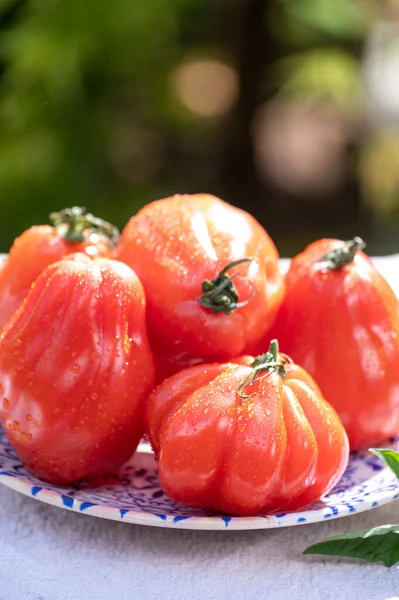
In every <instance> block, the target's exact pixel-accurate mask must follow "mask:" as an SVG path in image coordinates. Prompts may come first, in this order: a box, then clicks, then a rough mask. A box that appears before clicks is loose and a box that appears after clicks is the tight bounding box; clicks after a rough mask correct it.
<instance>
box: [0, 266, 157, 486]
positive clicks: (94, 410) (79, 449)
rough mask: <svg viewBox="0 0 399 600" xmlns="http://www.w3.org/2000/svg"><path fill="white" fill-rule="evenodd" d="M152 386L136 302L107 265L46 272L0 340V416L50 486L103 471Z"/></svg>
mask: <svg viewBox="0 0 399 600" xmlns="http://www.w3.org/2000/svg"><path fill="white" fill-rule="evenodd" d="M153 383H154V367H153V361H152V356H151V353H150V349H149V345H148V340H147V334H146V328H145V296H144V292H143V288H142V286H141V284H140V282H139V280H138V278H137V276H136V275H135V273H134V272H133V271H132V270H131V269H130V268H129V267H128V266H127V265H125V264H122V263H120V262H118V261H115V260H112V259H96V260H94V261H92V260H91V259H90V258H88V257H87V256H85V255H79V254H77V255H72V256H71V259H69V258H66V259H63V260H61V261H59V262H57V263H54V264H52V265H50V266H49V267H47V269H46V270H45V271H44V272H43V273H42V274H41V275H40V276H39V278H38V279H37V281H36V282H35V284H34V285H33V286H32V289H31V291H30V292H29V294H28V296H27V298H26V299H25V301H24V302H23V304H22V305H21V307H20V308H19V309H18V310H17V312H16V313H15V314H14V316H13V317H12V319H11V320H10V321H9V323H8V324H7V326H6V327H5V329H4V331H3V333H2V336H1V338H0V392H1V394H0V418H1V422H2V425H3V428H4V431H5V433H6V435H7V437H8V439H9V441H10V443H11V445H12V446H13V448H14V450H15V451H16V453H17V455H18V456H19V458H20V459H21V461H22V462H23V464H24V465H25V467H26V468H27V469H28V470H29V471H30V472H32V473H33V474H34V475H36V476H37V477H40V478H42V479H44V480H46V481H50V482H52V483H57V484H65V483H71V482H73V481H77V480H80V479H85V478H90V477H93V476H99V475H103V474H107V473H110V472H112V471H113V470H114V469H116V468H118V467H119V466H120V465H121V464H123V463H124V462H125V461H126V460H127V459H128V458H129V457H130V456H131V455H132V453H133V452H134V450H135V448H136V446H137V444H138V442H139V440H140V437H141V435H142V433H143V412H144V402H145V399H146V397H147V396H148V394H149V393H150V391H151V389H152V387H153Z"/></svg>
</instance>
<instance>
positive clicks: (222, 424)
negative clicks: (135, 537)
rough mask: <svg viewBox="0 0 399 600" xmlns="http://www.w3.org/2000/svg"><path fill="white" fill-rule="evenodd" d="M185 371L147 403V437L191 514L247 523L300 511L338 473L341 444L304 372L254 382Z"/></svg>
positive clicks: (203, 369)
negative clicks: (209, 512) (211, 513)
mask: <svg viewBox="0 0 399 600" xmlns="http://www.w3.org/2000/svg"><path fill="white" fill-rule="evenodd" d="M241 362H242V363H243V364H237V363H224V364H209V365H201V366H194V367H189V368H187V369H185V370H183V371H181V372H179V373H177V374H176V375H174V376H172V377H171V378H169V379H167V380H165V381H164V382H163V383H162V384H161V385H160V386H158V387H157V388H156V390H155V391H154V392H153V393H152V395H151V396H150V398H149V400H148V402H147V405H146V431H147V434H148V436H149V439H150V441H151V443H152V446H153V448H154V451H155V454H156V456H157V459H158V471H159V478H160V482H161V485H162V487H163V489H164V491H165V492H166V493H167V494H168V495H169V496H170V497H171V498H173V499H174V500H175V501H177V502H180V503H181V504H185V505H188V506H193V507H201V508H206V509H213V510H217V511H222V512H225V513H228V514H234V515H242V516H250V515H257V514H265V513H269V512H273V511H278V510H295V509H299V508H303V507H304V506H306V505H308V504H310V503H311V502H312V501H314V500H317V499H319V498H320V497H321V496H322V495H323V494H325V493H327V492H328V490H330V489H331V488H332V487H333V486H334V485H335V484H336V483H337V482H338V480H339V479H340V477H341V476H342V474H343V472H344V470H345V468H346V465H347V462H348V456H349V445H348V440H347V436H346V433H345V430H344V428H343V427H342V424H341V422H340V420H339V418H338V416H337V414H336V412H335V411H334V409H333V408H332V407H331V406H330V405H329V404H328V403H327V402H326V401H325V400H324V399H323V397H322V395H321V392H320V390H319V388H318V387H317V385H316V384H315V382H314V381H313V379H312V378H311V377H310V375H308V374H307V373H306V372H305V371H304V370H303V369H302V368H300V367H298V366H296V365H294V364H287V365H286V366H285V375H286V376H285V378H284V379H283V378H282V377H281V375H280V374H278V373H276V372H271V373H269V374H267V375H266V376H265V374H263V376H262V375H261V374H260V375H259V376H258V377H256V378H255V380H254V382H253V383H250V384H249V385H247V386H245V387H244V388H242V387H241V390H242V391H243V392H244V394H241V395H240V393H238V391H237V390H240V386H242V383H243V381H245V380H246V379H248V378H251V374H252V373H253V369H252V368H251V367H250V366H248V365H249V364H252V363H253V358H251V357H247V358H246V359H245V360H242V361H241Z"/></svg>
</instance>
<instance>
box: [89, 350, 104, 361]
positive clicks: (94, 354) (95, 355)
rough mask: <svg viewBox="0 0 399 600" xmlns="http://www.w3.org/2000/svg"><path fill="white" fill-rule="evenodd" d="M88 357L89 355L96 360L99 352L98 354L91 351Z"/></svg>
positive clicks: (99, 356)
mask: <svg viewBox="0 0 399 600" xmlns="http://www.w3.org/2000/svg"><path fill="white" fill-rule="evenodd" d="M90 357H91V358H92V359H93V360H98V359H99V358H101V354H100V353H99V352H92V353H91V354H90Z"/></svg>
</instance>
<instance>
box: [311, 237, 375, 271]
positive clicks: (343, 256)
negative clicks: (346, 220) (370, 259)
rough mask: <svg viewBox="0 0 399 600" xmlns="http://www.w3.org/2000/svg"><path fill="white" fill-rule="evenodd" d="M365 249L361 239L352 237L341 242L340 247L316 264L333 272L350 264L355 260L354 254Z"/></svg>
mask: <svg viewBox="0 0 399 600" xmlns="http://www.w3.org/2000/svg"><path fill="white" fill-rule="evenodd" d="M365 247H366V244H365V242H364V241H363V240H362V238H360V237H354V238H353V240H348V241H347V242H343V244H342V246H340V247H339V248H336V249H335V250H331V252H328V253H327V254H325V255H324V256H322V258H320V260H319V261H318V262H319V263H321V264H322V265H323V266H325V267H326V268H327V269H328V270H329V271H335V270H337V269H341V268H342V267H344V266H345V265H348V264H349V263H351V262H352V261H353V259H354V258H355V254H356V252H357V251H358V250H364V248H365Z"/></svg>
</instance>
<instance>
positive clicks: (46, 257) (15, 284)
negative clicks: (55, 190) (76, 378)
mask: <svg viewBox="0 0 399 600" xmlns="http://www.w3.org/2000/svg"><path fill="white" fill-rule="evenodd" d="M74 210H75V214H71V211H74ZM68 211H69V212H68ZM79 211H80V212H79ZM82 211H84V209H81V208H78V207H75V208H74V209H66V211H61V213H54V215H53V216H54V220H55V221H56V218H57V216H58V215H61V216H60V217H59V221H56V222H57V223H58V225H57V226H52V225H34V226H33V227H30V228H29V229H27V230H26V231H24V232H23V233H22V234H21V235H20V236H19V237H18V238H17V239H16V240H15V242H14V244H13V246H12V247H11V249H10V254H9V256H8V257H7V259H6V260H5V261H4V262H3V264H2V265H1V267H0V330H1V329H2V328H3V327H4V325H5V324H6V323H7V321H8V319H9V318H10V317H11V316H12V315H13V313H14V312H15V311H16V309H17V308H18V307H19V306H20V304H21V303H22V301H23V299H24V298H25V297H26V295H27V293H28V292H29V289H30V286H31V285H32V283H33V282H34V281H35V280H36V279H37V277H38V276H39V275H40V273H41V272H42V271H43V270H44V269H45V268H46V267H47V266H48V265H50V264H52V263H54V262H56V261H58V260H60V259H62V258H63V257H64V256H66V255H68V254H70V253H71V252H85V253H86V254H87V255H88V256H90V257H92V258H94V257H96V256H104V257H111V254H112V249H113V244H114V241H116V235H117V234H116V231H117V230H115V228H113V227H112V225H110V224H109V223H105V222H104V221H101V220H100V219H96V218H95V217H93V215H87V213H85V212H84V213H83V214H81V213H82ZM65 213H67V215H65ZM87 217H90V218H91V219H94V220H95V222H97V225H96V226H95V224H94V223H93V222H90V219H88V218H87ZM78 224H79V230H78V231H76V227H77V225H78ZM100 224H101V227H102V228H103V230H101V228H100ZM74 228H75V229H74ZM104 228H105V229H104Z"/></svg>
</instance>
